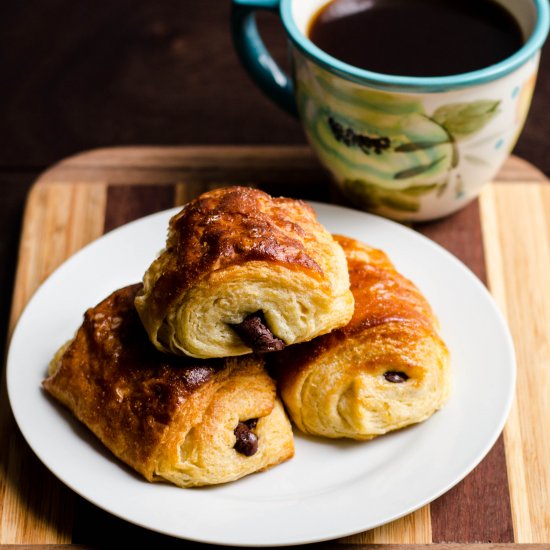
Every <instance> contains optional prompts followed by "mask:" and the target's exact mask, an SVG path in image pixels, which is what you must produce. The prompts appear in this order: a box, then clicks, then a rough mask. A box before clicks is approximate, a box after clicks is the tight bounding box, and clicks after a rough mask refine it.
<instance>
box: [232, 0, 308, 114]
mask: <svg viewBox="0 0 550 550" xmlns="http://www.w3.org/2000/svg"><path fill="white" fill-rule="evenodd" d="M279 4H280V0H233V2H232V11H231V30H232V34H233V42H234V44H235V49H236V51H237V54H238V56H239V58H240V60H241V62H242V64H243V66H244V68H245V69H246V71H247V72H248V74H249V75H250V76H251V77H252V80H254V82H255V83H256V84H257V85H258V86H259V87H260V88H261V89H262V90H263V91H264V92H265V93H266V94H267V95H268V96H269V97H270V98H271V99H272V100H273V101H274V102H275V103H277V105H279V107H282V108H283V109H284V110H285V111H287V112H288V113H290V114H291V115H293V116H298V111H297V109H296V102H295V100H294V84H293V83H292V80H291V78H290V77H289V76H288V75H287V74H286V73H285V72H284V71H282V70H281V69H280V67H279V65H277V63H276V62H275V60H274V59H273V57H272V56H271V54H270V53H269V52H268V51H267V49H266V47H265V45H264V43H263V41H262V39H261V37H260V34H259V33H258V28H257V26H256V14H255V12H256V11H257V10H267V11H272V12H278V9H279Z"/></svg>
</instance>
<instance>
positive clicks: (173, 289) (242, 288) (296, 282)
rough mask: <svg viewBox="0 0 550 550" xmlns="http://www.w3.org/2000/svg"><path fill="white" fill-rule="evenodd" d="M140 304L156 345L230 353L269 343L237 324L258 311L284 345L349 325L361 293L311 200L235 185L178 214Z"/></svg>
mask: <svg viewBox="0 0 550 550" xmlns="http://www.w3.org/2000/svg"><path fill="white" fill-rule="evenodd" d="M136 308H137V310H138V312H139V315H140V317H141V319H142V322H143V324H144V326H145V328H146V330H147V332H148V334H149V337H150V339H151V341H152V342H153V344H154V345H155V346H156V347H157V348H159V349H161V350H163V351H169V352H172V353H178V354H187V355H191V356H194V357H223V356H231V355H242V354H245V353H250V352H251V351H252V350H253V349H254V350H255V351H266V350H264V349H258V348H257V347H256V346H255V341H258V339H259V338H258V337H256V336H257V335H256V336H255V335H253V337H252V338H247V336H246V335H245V334H243V331H239V330H238V325H240V324H241V323H243V321H244V320H245V319H246V318H247V317H248V316H250V315H257V318H256V319H255V320H254V323H256V325H258V326H261V328H262V330H263V331H264V334H265V335H266V338H267V339H269V336H270V335H271V336H272V337H273V338H272V340H273V339H275V340H278V341H279V343H280V344H281V345H282V346H284V345H286V344H292V343H295V342H300V341H306V340H310V339H312V338H314V337H315V336H317V335H319V334H324V333H326V332H329V331H330V330H332V329H333V328H335V327H338V326H342V325H344V324H345V323H346V322H347V321H349V319H350V317H351V315H352V313H353V296H352V294H351V292H350V290H349V276H348V273H347V268H346V260H345V257H344V253H343V251H342V249H341V248H340V246H339V245H338V244H337V243H336V242H335V241H334V240H333V238H332V236H331V235H330V234H329V233H328V232H327V231H326V230H325V229H324V228H323V227H322V226H321V224H319V222H318V221H317V219H316V216H315V212H314V211H313V209H312V208H311V207H309V206H308V205H306V204H305V203H303V202H302V201H298V200H292V199H287V198H272V197H270V196H269V195H268V194H266V193H264V192H262V191H259V190H257V189H251V188H245V187H230V188H224V189H217V190H214V191H210V192H208V193H205V194H203V195H201V196H200V197H198V198H197V199H195V200H193V201H192V202H190V203H189V204H188V205H186V206H185V207H184V208H183V210H181V212H179V213H178V214H176V215H175V216H174V217H173V218H172V219H171V220H170V224H169V229H168V238H167V242H166V248H165V249H164V250H163V251H162V253H161V254H160V256H159V257H158V258H157V259H156V260H155V261H154V262H153V264H152V265H151V266H150V268H149V269H148V271H147V272H146V274H145V276H144V288H143V291H142V292H141V293H140V294H139V296H138V297H137V299H136ZM236 327H237V328H236ZM266 329H268V330H267V332H266ZM274 349H280V348H277V347H275V348H274Z"/></svg>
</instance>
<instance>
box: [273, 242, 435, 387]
mask: <svg viewBox="0 0 550 550" xmlns="http://www.w3.org/2000/svg"><path fill="white" fill-rule="evenodd" d="M334 239H335V240H336V241H337V242H338V243H339V244H340V246H341V247H342V248H343V250H344V253H345V254H346V259H347V262H348V271H349V274H350V285H351V286H350V288H351V291H352V293H353V297H354V299H355V310H354V314H353V317H352V319H351V321H350V322H349V323H348V324H347V325H346V326H345V327H342V328H340V329H336V330H333V331H332V332H331V333H329V334H325V335H324V336H320V337H318V338H315V339H314V340H312V341H310V342H306V343H302V344H297V345H295V346H292V347H289V348H287V349H286V350H284V351H283V352H281V353H279V354H276V355H274V356H273V363H274V368H275V374H276V376H277V378H278V379H279V380H280V382H281V384H284V385H285V386H286V385H289V384H292V383H293V381H294V380H295V379H296V378H297V377H298V376H299V374H300V373H302V372H303V371H304V370H305V369H307V368H308V365H310V364H311V363H312V362H313V361H315V360H316V358H318V357H319V356H320V355H322V354H324V353H326V352H328V351H330V350H331V349H333V348H335V347H337V346H340V345H342V344H343V343H344V342H345V341H346V340H347V341H349V340H353V339H355V338H357V337H359V336H360V335H361V334H362V333H366V332H367V331H370V330H371V329H376V332H377V334H378V335H379V336H381V337H384V334H385V333H386V331H385V328H384V327H388V330H389V332H388V335H389V334H390V333H391V338H392V339H394V340H399V339H402V340H403V341H405V340H407V339H410V338H413V337H419V336H418V335H421V334H430V333H431V334H433V333H434V332H436V330H437V320H436V318H435V316H434V314H433V311H432V308H431V306H430V304H429V303H428V301H427V300H426V298H424V296H423V295H422V293H421V292H420V291H419V290H418V288H417V287H416V286H415V285H414V283H412V282H411V281H409V280H408V279H407V278H405V277H403V275H401V274H400V273H398V272H397V271H396V269H395V267H394V266H393V264H392V263H391V261H390V260H389V258H388V256H387V255H386V254H385V253H384V252H383V251H381V250H377V249H374V248H371V247H369V246H367V245H364V244H363V243H360V242H359V241H356V240H354V239H350V238H348V237H343V236H339V235H335V236H334ZM356 253H357V255H362V256H363V257H364V255H365V254H368V261H365V260H364V259H359V258H356V257H355V256H356ZM390 324H391V329H389V326H390ZM387 337H389V336H387ZM401 359H402V358H401V357H396V363H399V361H401ZM387 360H388V357H385V361H387ZM357 367H358V368H361V367H360V365H357ZM369 368H371V369H372V368H376V365H373V364H369Z"/></svg>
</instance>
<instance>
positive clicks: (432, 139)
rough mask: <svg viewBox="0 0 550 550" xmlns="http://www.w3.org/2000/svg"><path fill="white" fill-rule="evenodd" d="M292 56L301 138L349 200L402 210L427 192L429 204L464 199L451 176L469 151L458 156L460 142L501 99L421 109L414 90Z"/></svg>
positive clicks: (415, 207)
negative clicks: (382, 87)
mask: <svg viewBox="0 0 550 550" xmlns="http://www.w3.org/2000/svg"><path fill="white" fill-rule="evenodd" d="M297 57H298V56H297ZM295 61H296V63H295V71H296V73H295V78H296V99H297V106H298V110H299V112H300V116H301V119H302V122H303V123H304V128H305V130H306V133H307V136H308V139H309V140H310V142H311V143H312V145H313V147H314V149H315V151H316V152H317V154H318V156H319V158H320V160H321V162H322V163H323V164H324V165H325V166H326V167H327V168H328V169H329V170H330V171H331V172H332V174H333V175H334V176H335V178H336V179H337V182H338V183H339V185H340V186H341V188H342V189H343V191H344V192H345V194H346V195H348V197H349V198H350V199H351V200H352V201H353V202H355V203H356V204H358V205H359V206H361V207H363V208H366V209H368V210H375V211H378V212H380V213H383V214H390V215H392V212H401V213H403V215H406V214H414V213H417V212H419V211H420V210H421V209H422V205H423V204H424V203H425V198H427V197H431V199H430V203H431V204H434V201H436V202H439V201H442V200H444V201H447V202H448V201H449V200H450V199H451V195H452V196H453V197H454V199H452V200H463V199H464V197H465V193H466V192H465V186H464V183H466V182H463V183H462V184H461V185H457V183H458V182H457V178H458V176H459V175H461V173H462V172H463V170H464V168H465V166H467V165H470V164H471V162H470V158H471V157H472V154H471V153H472V152H471V151H468V152H467V153H466V152H464V153H462V156H461V153H460V151H459V144H460V143H461V142H462V141H466V140H467V139H468V138H470V137H472V136H474V135H475V134H477V133H478V132H479V133H481V130H483V129H484V128H485V127H487V125H488V124H489V123H490V122H491V121H492V120H493V119H494V118H495V117H497V116H498V115H499V113H500V112H501V103H502V102H501V100H500V99H494V98H479V99H478V98H475V97H474V98H472V100H470V101H468V100H464V101H455V102H453V101H451V98H447V102H442V104H439V105H438V104H435V105H434V106H433V107H432V108H430V109H428V108H426V106H425V104H424V101H423V97H422V96H421V95H418V94H402V93H392V92H388V91H379V90H374V89H369V88H366V87H364V86H361V85H358V84H355V83H353V82H350V81H345V80H343V79H341V78H339V77H338V76H336V75H332V74H330V73H328V72H327V71H323V70H322V69H320V68H319V67H317V66H315V65H314V64H312V63H309V62H308V61H306V60H304V59H303V58H302V59H299V58H298V59H297V58H295ZM469 143H471V142H469ZM474 160H475V159H474ZM472 162H473V161H472ZM459 164H460V166H459ZM466 189H467V187H466Z"/></svg>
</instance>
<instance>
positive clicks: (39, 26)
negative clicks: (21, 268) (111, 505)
mask: <svg viewBox="0 0 550 550" xmlns="http://www.w3.org/2000/svg"><path fill="white" fill-rule="evenodd" d="M229 5H230V2H229V0H155V1H154V2H151V1H144V0H117V1H116V2H102V3H101V4H100V5H99V3H96V2H89V1H84V0H76V1H75V0H19V1H17V2H11V3H7V2H5V3H3V4H2V8H1V17H0V69H1V74H2V85H1V86H0V144H1V147H0V349H1V351H2V356H3V355H4V351H5V343H6V341H5V334H6V331H7V319H8V312H9V307H10V302H11V295H12V285H13V277H14V269H15V265H16V257H17V247H18V242H19V235H20V227H21V216H22V211H23V206H24V201H25V197H26V195H27V192H28V190H29V188H30V186H31V184H32V183H33V181H34V180H35V179H36V177H37V176H38V175H39V174H40V173H41V172H42V171H43V170H44V169H46V168H47V167H48V166H50V165H51V164H52V163H54V162H56V161H59V160H60V159H62V158H64V157H67V156H68V155H72V154H74V153H77V152H80V151H83V150H87V149H93V148H96V147H106V146H113V145H138V144H155V145H191V144H193V145H196V144H233V145H240V144H302V143H304V142H305V139H304V135H303V133H302V131H301V129H300V127H299V125H298V123H297V122H296V121H295V120H293V119H292V118H290V117H288V116H287V115H285V114H284V113H282V112H281V111H280V110H279V109H277V108H276V107H275V106H274V105H272V103H271V102H270V101H269V100H268V99H266V98H265V97H264V96H263V95H262V94H261V93H260V92H259V91H258V90H257V88H256V87H255V86H254V85H253V84H252V83H251V82H250V80H249V79H248V77H247V76H246V75H245V73H244V71H243V70H242V68H241V67H240V65H239V62H238V60H237V58H236V56H235V54H234V52H233V49H232V44H231V40H230V33H229V27H228V18H229ZM260 24H261V26H262V29H263V33H264V37H265V39H266V42H267V43H268V45H270V47H271V48H272V49H273V50H274V52H275V54H276V57H277V58H278V59H279V60H281V61H284V59H285V54H286V43H285V39H284V35H283V32H282V30H281V27H280V24H279V22H278V20H277V19H276V18H275V17H273V16H269V15H265V16H263V17H260ZM548 97H550V42H549V43H547V45H546V47H545V51H543V56H542V63H541V69H540V74H539V81H538V85H537V89H536V91H535V96H534V100H533V105H532V109H531V112H530V116H529V118H528V120H527V124H526V127H525V130H524V132H523V134H522V136H521V138H520V141H519V143H518V145H517V147H516V149H515V151H514V152H515V154H516V155H518V156H520V157H522V158H524V159H526V160H528V161H530V162H531V163H532V164H534V165H535V166H537V167H538V168H539V169H540V170H542V171H543V172H544V173H545V174H546V175H547V176H550V155H549V154H548V146H547V131H548V130H549V129H550V109H549V104H548V99H547V98H548ZM1 489H2V488H1V487H0V490H1ZM102 517H103V516H102ZM116 525H118V523H117V524H116ZM104 527H108V524H107V525H105V526H104Z"/></svg>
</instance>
